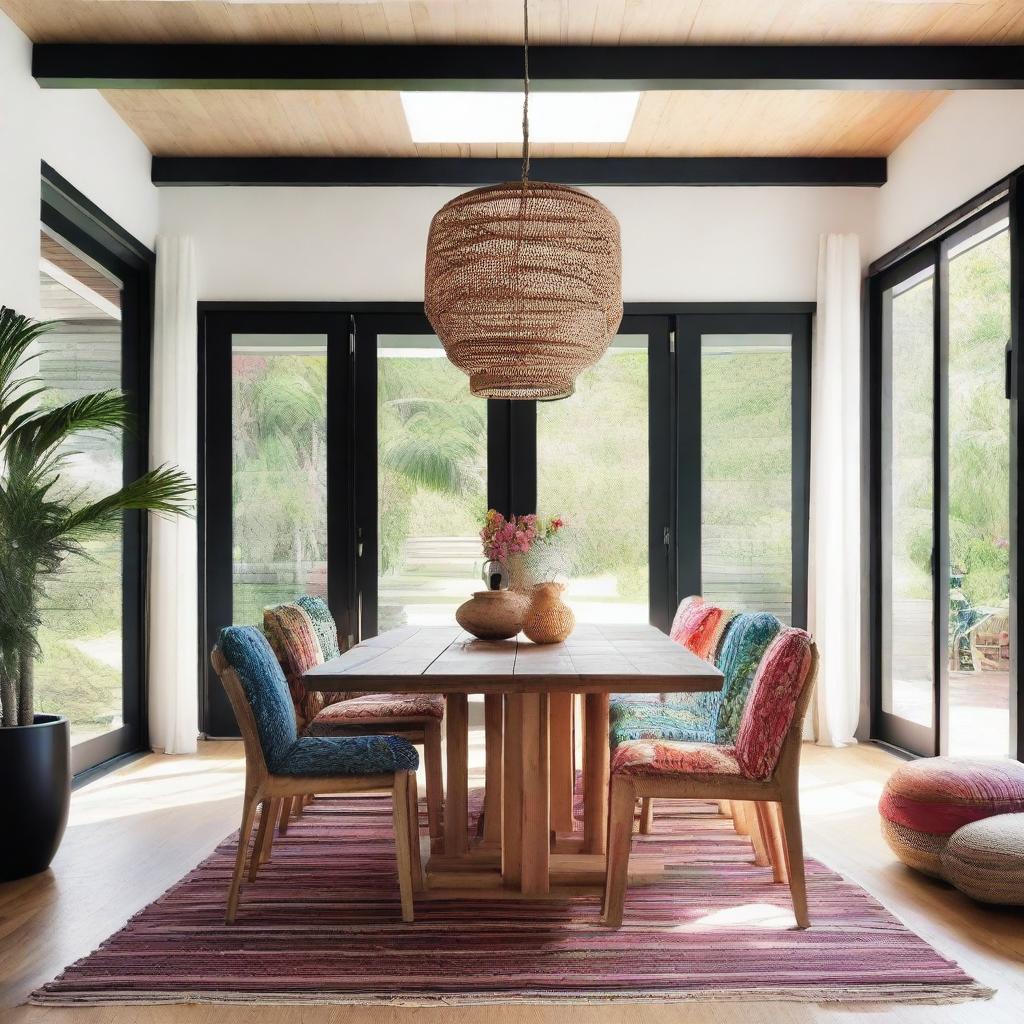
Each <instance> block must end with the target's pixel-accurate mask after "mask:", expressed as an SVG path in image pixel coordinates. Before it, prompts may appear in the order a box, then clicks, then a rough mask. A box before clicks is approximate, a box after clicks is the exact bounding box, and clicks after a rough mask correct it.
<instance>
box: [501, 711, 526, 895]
mask: <svg viewBox="0 0 1024 1024" xmlns="http://www.w3.org/2000/svg"><path fill="white" fill-rule="evenodd" d="M502 753H503V755H504V756H503V765H504V772H503V776H504V778H503V780H502V784H503V788H502V794H501V796H502V800H501V877H502V879H503V880H504V882H505V884H506V885H507V886H511V887H514V888H516V889H518V888H519V885H520V882H521V880H522V866H523V862H522V857H523V847H522V827H523V695H522V694H521V693H510V694H508V696H506V697H505V734H504V743H503V747H502Z"/></svg>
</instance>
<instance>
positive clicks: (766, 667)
mask: <svg viewBox="0 0 1024 1024" xmlns="http://www.w3.org/2000/svg"><path fill="white" fill-rule="evenodd" d="M817 668H818V649H817V647H816V646H815V644H814V641H813V640H812V639H811V636H810V634H809V633H807V632H806V631H805V630H803V629H796V628H794V627H788V628H786V629H783V630H782V632H781V633H779V634H778V636H776V638H775V639H774V640H773V641H772V643H771V645H770V646H769V648H768V650H767V651H765V654H764V657H763V658H762V659H761V663H760V664H759V665H758V668H757V675H756V676H755V677H754V682H753V685H752V686H751V690H750V696H749V698H748V699H747V703H746V707H745V708H744V709H743V717H742V720H741V722H740V728H739V733H738V735H737V737H736V760H737V761H738V762H739V765H740V771H741V772H742V773H743V774H744V775H745V776H747V777H748V778H751V779H769V778H771V777H772V776H773V775H774V774H775V773H776V772H777V771H778V770H779V769H780V767H781V766H782V765H783V764H785V765H786V767H787V769H788V768H790V767H793V768H795V765H796V761H798V760H799V753H800V740H801V734H802V732H803V720H804V716H805V715H806V713H807V707H808V704H809V703H810V699H811V691H812V689H813V687H814V680H815V677H816V675H817ZM794 757H795V758H796V761H794Z"/></svg>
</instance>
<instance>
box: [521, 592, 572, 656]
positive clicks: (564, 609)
mask: <svg viewBox="0 0 1024 1024" xmlns="http://www.w3.org/2000/svg"><path fill="white" fill-rule="evenodd" d="M564 591H565V584H564V583H538V584H537V586H535V587H534V588H533V598H532V600H531V601H530V607H529V610H528V611H527V613H526V618H525V619H524V620H523V632H524V633H525V634H526V635H527V636H528V637H529V638H530V639H531V640H532V641H533V642H534V643H535V644H560V643H561V642H562V641H563V640H565V639H566V637H568V636H569V634H570V633H571V632H572V631H573V628H574V627H575V626H576V616H575V615H573V612H572V609H571V608H570V607H569V606H568V605H567V604H566V603H565V602H564V601H563V600H562V594H563V593H564Z"/></svg>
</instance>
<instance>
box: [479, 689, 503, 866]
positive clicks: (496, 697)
mask: <svg viewBox="0 0 1024 1024" xmlns="http://www.w3.org/2000/svg"><path fill="white" fill-rule="evenodd" d="M501 699H502V698H501V694H500V693H488V694H487V695H486V696H485V697H484V747H485V751H486V758H487V767H486V769H485V775H484V779H485V781H484V786H485V789H484V831H483V841H484V842H485V843H486V844H488V845H494V846H500V845H501V805H502V799H501V789H502V787H501V776H502V762H501V745H502V707H501Z"/></svg>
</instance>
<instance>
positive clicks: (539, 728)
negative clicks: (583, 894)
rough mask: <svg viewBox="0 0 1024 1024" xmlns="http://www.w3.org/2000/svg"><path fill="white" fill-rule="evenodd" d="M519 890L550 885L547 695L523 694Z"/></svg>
mask: <svg viewBox="0 0 1024 1024" xmlns="http://www.w3.org/2000/svg"><path fill="white" fill-rule="evenodd" d="M522 700H523V799H522V806H523V817H522V832H523V837H522V844H523V846H522V848H523V854H522V886H521V888H522V891H523V893H524V894H527V895H541V894H543V893H546V892H547V891H548V889H549V888H550V884H551V883H550V878H549V859H550V856H551V811H550V799H551V789H550V786H551V783H550V779H549V764H550V756H551V754H550V741H549V734H548V695H547V694H546V693H524V694H523V698H522Z"/></svg>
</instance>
